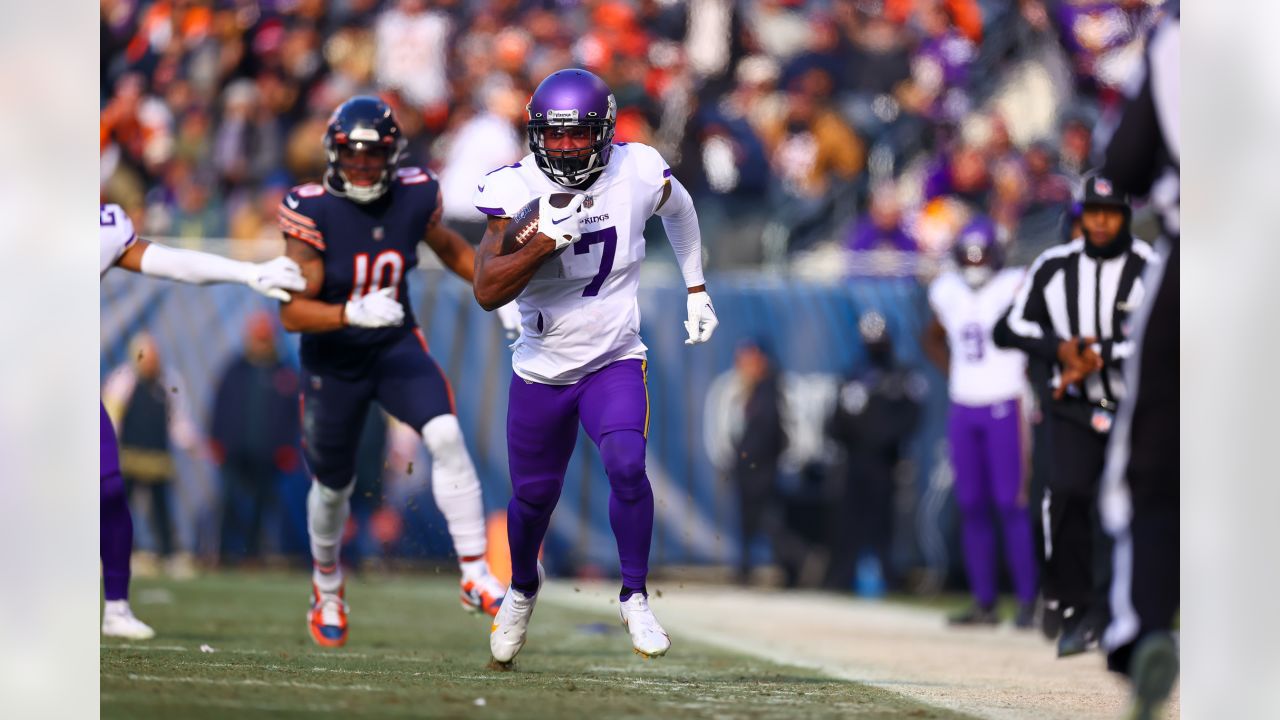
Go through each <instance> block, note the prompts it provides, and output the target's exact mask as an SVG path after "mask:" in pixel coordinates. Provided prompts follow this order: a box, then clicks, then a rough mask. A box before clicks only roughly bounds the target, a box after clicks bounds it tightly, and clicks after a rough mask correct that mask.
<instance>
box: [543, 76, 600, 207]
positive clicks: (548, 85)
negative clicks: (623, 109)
mask: <svg viewBox="0 0 1280 720" xmlns="http://www.w3.org/2000/svg"><path fill="white" fill-rule="evenodd" d="M525 110H526V111H527V112H528V113H529V126H528V130H529V149H530V150H532V151H533V157H534V159H535V160H536V161H537V163H538V167H539V168H541V169H542V172H544V173H546V175H547V177H549V178H551V179H552V180H554V181H555V182H557V183H559V184H561V185H564V186H566V187H574V186H577V185H581V184H583V183H585V182H587V180H589V179H590V178H591V176H592V175H594V174H596V173H598V172H600V171H601V170H603V169H604V167H605V165H607V164H609V155H610V151H611V150H612V149H613V145H612V143H613V127H614V121H615V120H617V117H618V104H617V102H616V101H615V100H614V99H613V93H612V92H610V91H609V86H608V85H605V84H604V81H603V80H601V79H600V78H598V77H596V76H595V75H593V74H591V73H589V72H587V71H586V70H578V69H567V70H558V71H556V72H553V73H551V74H550V75H548V76H547V79H545V80H543V81H542V83H541V84H539V85H538V89H537V90H534V91H533V97H531V98H529V104H528V105H527V106H526V107H525ZM555 127H566V128H570V127H580V128H588V129H589V130H590V131H591V145H590V146H588V147H585V148H581V149H577V150H551V149H548V148H547V146H546V138H545V131H546V129H547V128H555Z"/></svg>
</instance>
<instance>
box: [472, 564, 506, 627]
mask: <svg viewBox="0 0 1280 720" xmlns="http://www.w3.org/2000/svg"><path fill="white" fill-rule="evenodd" d="M506 594H507V589H506V588H505V587H503V586H502V583H501V582H500V581H499V580H498V578H496V577H494V576H493V574H492V573H490V572H489V564H488V563H484V564H483V565H481V569H480V570H479V571H477V572H473V573H463V575H462V609H463V610H466V611H467V612H472V613H481V612H482V613H485V614H486V615H497V614H498V607H499V606H501V605H502V598H503V596H504V595H506Z"/></svg>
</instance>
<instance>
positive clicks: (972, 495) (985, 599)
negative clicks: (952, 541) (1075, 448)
mask: <svg viewBox="0 0 1280 720" xmlns="http://www.w3.org/2000/svg"><path fill="white" fill-rule="evenodd" d="M1021 422H1022V420H1021V417H1020V413H1019V408H1018V402H1017V401H1016V400H1007V401H1005V402H1000V403H996V404H994V405H982V406H977V407H972V406H968V405H961V404H959V403H954V402H953V403H952V404H951V416H950V418H949V420H948V423H947V437H948V440H950V444H951V465H952V467H953V468H954V469H955V496H956V505H957V507H958V508H959V510H960V518H961V527H962V533H961V534H962V537H963V540H964V559H965V569H966V570H967V572H968V575H969V588H970V590H971V591H972V592H973V596H974V599H975V600H976V601H977V602H978V604H979V605H981V606H982V607H985V608H990V607H993V606H994V605H995V602H996V531H995V525H996V521H995V520H994V519H993V517H994V518H998V519H999V524H1000V528H1001V530H1002V531H1003V533H1004V549H1005V558H1006V560H1007V562H1008V567H1009V574H1010V576H1011V578H1012V580H1013V588H1014V593H1015V594H1016V595H1017V596H1018V601H1019V602H1022V603H1031V602H1033V601H1034V600H1035V596H1036V567H1035V555H1034V554H1033V551H1032V548H1031V517H1030V515H1029V514H1028V510H1027V507H1026V505H1025V498H1021V497H1019V496H1020V495H1021V494H1022V492H1021V491H1022V475H1023V471H1022V433H1021Z"/></svg>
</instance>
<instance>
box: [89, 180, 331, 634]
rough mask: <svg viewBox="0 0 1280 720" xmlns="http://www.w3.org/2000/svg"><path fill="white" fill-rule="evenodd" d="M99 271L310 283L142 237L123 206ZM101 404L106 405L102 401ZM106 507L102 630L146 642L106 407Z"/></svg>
mask: <svg viewBox="0 0 1280 720" xmlns="http://www.w3.org/2000/svg"><path fill="white" fill-rule="evenodd" d="M99 228H100V230H99V241H100V247H99V253H100V254H99V273H98V276H99V277H101V276H103V275H106V274H107V270H109V269H110V268H112V267H122V268H124V269H125V270H129V271H131V272H137V273H142V274H144V275H151V276H153V277H159V278H166V279H168V280H177V281H179V282H185V283H192V284H196V285H203V284H206V283H214V282H239V283H244V284H245V285H248V286H249V287H251V288H253V289H254V290H257V291H258V292H260V293H262V294H263V295H266V296H267V297H270V298H274V299H276V300H281V301H284V302H288V301H289V294H288V293H286V292H285V290H301V289H303V288H304V287H306V281H305V280H303V279H302V274H301V272H299V270H298V265H297V263H295V262H294V261H292V260H289V259H288V258H276V259H274V260H272V261H270V262H266V263H261V264H254V263H247V262H240V261H237V260H228V259H227V258H224V257H219V256H217V255H210V254H208V253H202V252H196V251H193V250H176V249H174V248H168V247H165V246H163V245H157V244H155V243H149V242H147V241H146V240H143V239H141V238H139V237H138V236H137V234H136V233H135V232H134V230H133V222H132V221H130V220H129V216H128V215H126V214H125V213H124V210H122V209H121V208H120V206H119V205H103V206H101V207H100V209H99ZM99 405H101V403H99ZM101 415H102V419H101V428H102V432H101V441H100V443H101V468H102V481H101V493H102V498H101V505H102V516H101V518H100V521H99V522H100V531H99V532H100V533H101V534H100V536H99V551H100V552H101V554H102V585H103V595H104V597H105V598H106V607H105V609H104V611H103V614H102V634H103V635H108V636H112V637H124V638H130V639H133V640H146V639H149V638H151V637H154V636H155V631H154V630H152V629H151V628H150V627H148V626H147V625H146V624H145V623H143V622H142V621H141V620H139V619H137V618H136V617H134V616H133V612H132V611H131V610H130V609H129V574H130V573H129V555H130V553H131V552H132V550H133V519H132V518H131V517H130V516H129V503H128V499H127V498H126V496H125V489H124V478H123V477H121V475H120V451H119V448H118V447H117V445H116V433H115V428H113V427H112V426H111V420H110V419H109V418H108V417H107V410H106V408H101Z"/></svg>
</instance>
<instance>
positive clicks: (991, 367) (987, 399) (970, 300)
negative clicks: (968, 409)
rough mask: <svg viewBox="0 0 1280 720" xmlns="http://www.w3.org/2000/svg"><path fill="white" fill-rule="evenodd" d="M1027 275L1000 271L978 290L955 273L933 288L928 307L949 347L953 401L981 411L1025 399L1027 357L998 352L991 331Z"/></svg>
mask: <svg viewBox="0 0 1280 720" xmlns="http://www.w3.org/2000/svg"><path fill="white" fill-rule="evenodd" d="M1024 275H1025V270H1024V269H1023V268H1009V269H1006V270H1001V271H1000V272H998V273H996V275H995V276H994V277H992V278H991V279H990V280H988V281H987V282H986V283H985V284H984V285H982V287H979V288H978V289H976V290H975V289H973V288H971V287H969V284H968V283H966V282H965V281H964V279H963V278H962V277H961V276H960V274H959V273H957V272H955V271H954V270H953V271H948V272H945V273H943V274H942V275H939V276H938V277H937V279H935V280H934V281H933V284H932V285H930V286H929V304H930V305H931V306H933V312H934V314H936V315H937V316H938V322H939V323H941V324H942V327H944V328H946V330H947V344H948V345H949V346H950V347H951V377H950V379H949V380H950V382H949V383H948V385H949V393H950V396H951V400H952V401H954V402H957V403H959V404H961V405H971V406H977V405H992V404H995V403H998V402H1003V401H1005V400H1012V399H1014V398H1017V397H1021V395H1022V387H1023V385H1024V384H1025V383H1026V374H1025V373H1026V364H1027V360H1026V355H1024V354H1023V353H1022V352H1020V351H1018V350H1006V349H1004V348H999V347H996V345H995V343H994V342H993V341H992V339H991V331H992V329H994V328H995V326H996V322H997V321H999V320H1000V317H1001V316H1002V315H1004V313H1005V311H1007V310H1008V309H1009V306H1010V305H1012V304H1013V299H1014V295H1016V294H1017V292H1018V288H1019V287H1020V286H1021V285H1022V279H1023V277H1024Z"/></svg>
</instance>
